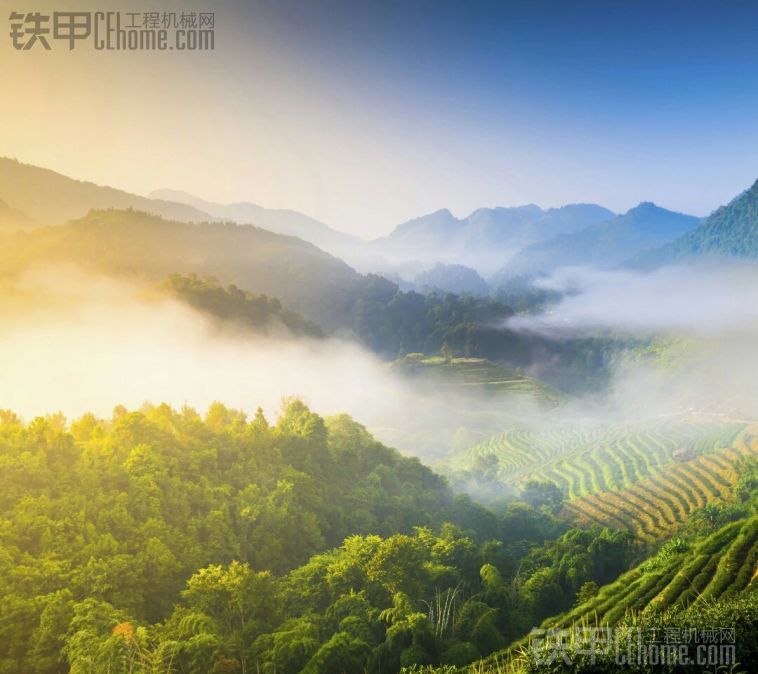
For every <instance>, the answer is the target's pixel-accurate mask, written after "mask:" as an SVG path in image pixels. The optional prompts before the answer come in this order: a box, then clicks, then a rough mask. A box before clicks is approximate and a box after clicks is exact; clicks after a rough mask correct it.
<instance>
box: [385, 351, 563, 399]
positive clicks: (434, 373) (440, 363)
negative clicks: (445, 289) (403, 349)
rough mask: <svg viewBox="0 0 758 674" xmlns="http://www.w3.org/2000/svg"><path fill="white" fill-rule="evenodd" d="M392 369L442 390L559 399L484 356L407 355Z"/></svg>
mask: <svg viewBox="0 0 758 674" xmlns="http://www.w3.org/2000/svg"><path fill="white" fill-rule="evenodd" d="M392 368H393V369H395V370H397V371H399V372H402V373H403V374H404V375H406V376H411V377H417V378H423V379H426V380H428V381H430V382H433V383H434V384H435V386H436V387H441V388H442V389H450V390H465V391H480V392H482V393H486V394H490V395H492V394H495V395H498V394H526V395H529V396H531V397H532V398H533V399H534V400H538V401H540V402H543V403H548V404H550V405H551V406H552V405H555V404H557V403H558V402H559V401H560V400H561V399H562V398H563V396H562V394H561V393H559V392H558V391H556V390H555V389H553V388H552V387H550V386H548V385H547V384H545V383H544V382H542V381H540V380H538V379H534V378H533V377H527V376H525V375H523V374H521V373H519V372H517V371H516V370H513V369H510V368H507V367H504V366H502V365H498V364H496V363H493V362H492V361H489V360H487V359H485V358H444V357H442V356H430V357H425V356H423V355H422V354H409V355H407V356H405V357H404V358H400V359H398V360H396V361H395V362H394V363H392Z"/></svg>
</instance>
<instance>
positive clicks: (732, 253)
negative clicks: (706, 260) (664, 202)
mask: <svg viewBox="0 0 758 674" xmlns="http://www.w3.org/2000/svg"><path fill="white" fill-rule="evenodd" d="M703 255H709V256H718V257H743V258H756V257H758V180H756V181H755V183H753V186H752V187H751V188H750V189H748V190H746V191H745V192H743V193H742V194H741V195H739V196H738V197H737V198H736V199H734V200H732V201H731V202H730V203H728V204H726V205H725V206H721V207H720V208H718V209H717V210H716V211H714V212H713V213H712V214H711V215H710V216H709V217H708V218H707V219H706V220H705V221H704V222H703V223H702V224H701V225H700V226H699V227H697V228H696V229H694V230H692V231H691V232H688V233H686V234H684V235H683V236H682V237H680V238H679V239H677V240H676V241H673V242H671V243H670V244H668V245H666V246H663V247H662V248H660V249H657V250H653V251H650V252H648V253H646V254H643V255H641V256H640V257H639V258H637V259H635V260H634V262H633V264H634V265H635V266H658V265H662V264H666V263H669V262H674V261H676V260H680V259H685V258H691V257H695V256H703Z"/></svg>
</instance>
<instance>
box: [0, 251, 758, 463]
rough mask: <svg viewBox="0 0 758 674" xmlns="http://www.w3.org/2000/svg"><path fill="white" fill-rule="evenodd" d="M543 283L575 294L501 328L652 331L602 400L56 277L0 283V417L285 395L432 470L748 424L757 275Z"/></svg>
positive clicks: (29, 276)
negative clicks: (475, 376)
mask: <svg viewBox="0 0 758 674" xmlns="http://www.w3.org/2000/svg"><path fill="white" fill-rule="evenodd" d="M544 283H545V284H546V285H547V286H549V287H552V288H556V289H560V290H562V291H566V292H568V293H569V294H568V295H567V296H566V298H565V299H564V300H563V301H562V302H560V303H559V304H558V305H557V306H555V307H553V308H552V309H551V310H550V311H549V312H546V313H544V314H540V315H536V316H519V317H516V318H514V319H512V320H511V321H510V322H509V325H508V327H509V328H511V329H512V328H514V327H515V328H517V329H519V330H523V331H525V332H535V331H536V332H539V333H541V334H542V335H543V336H544V335H548V336H550V338H551V339H565V338H570V337H573V336H575V335H576V334H577V333H590V332H592V331H611V332H614V333H616V332H617V333H619V334H620V335H624V334H648V333H653V332H654V333H656V334H659V335H661V336H662V343H661V346H660V347H656V348H653V349H651V350H650V353H643V354H634V353H633V354H630V355H629V356H628V357H622V358H620V359H619V360H618V362H617V363H616V364H615V366H614V376H613V385H612V386H611V389H610V391H608V392H603V393H602V394H600V393H598V394H597V395H589V396H586V397H584V398H580V399H577V398H573V399H568V400H565V401H564V402H563V403H561V404H560V405H558V406H556V407H554V408H552V409H550V408H549V407H546V406H545V405H544V401H538V400H531V399H530V398H528V395H520V397H518V396H511V397H508V396H507V395H502V396H497V395H495V396H493V395H487V394H485V393H484V392H482V391H481V390H476V389H475V388H474V387H458V388H456V387H449V388H445V387H441V386H435V385H433V384H432V385H430V383H429V382H428V381H427V382H422V381H419V380H414V379H412V378H408V377H407V376H404V375H403V374H402V373H401V372H400V371H398V369H396V368H391V367H389V365H388V364H387V363H385V362H382V361H381V360H380V359H379V358H377V357H376V356H375V355H373V354H372V353H370V352H368V351H367V350H366V349H364V348H362V347H361V346H359V345H357V344H355V343H353V342H350V341H347V340H343V339H337V338H328V339H312V338H304V337H301V338H296V337H293V336H291V335H288V334H286V333H284V332H283V330H275V331H273V332H272V334H271V335H270V336H265V335H256V334H252V333H250V332H246V331H244V330H243V329H242V328H240V327H239V326H236V327H235V326H231V325H228V324H221V323H220V322H218V320H216V319H214V318H211V317H209V316H208V315H206V314H203V313H201V312H199V311H196V310H194V309H192V308H190V307H189V306H188V305H186V304H183V303H182V302H180V301H178V300H175V299H171V298H169V297H167V296H166V295H163V294H159V293H157V292H155V291H150V290H146V289H145V288H144V287H143V286H140V285H138V284H132V283H129V282H125V281H122V280H114V279H112V278H107V277H94V276H92V275H88V274H85V273H83V272H81V271H78V270H76V269H70V268H69V269H60V268H57V269H49V270H36V271H32V272H28V273H26V274H25V275H23V276H21V277H17V278H12V279H5V280H2V279H0V300H2V303H0V352H2V354H3V358H2V360H1V361H0V408H8V409H12V410H13V411H15V412H16V413H17V414H20V415H21V416H23V417H24V418H26V419H30V418H33V417H34V416H37V415H44V414H49V413H55V412H58V411H60V412H63V413H64V414H65V415H66V416H67V417H68V418H69V419H74V418H77V417H78V416H80V415H82V414H83V413H85V412H93V413H95V414H97V415H100V416H105V417H108V416H110V414H111V412H112V410H113V408H114V407H115V406H116V405H124V406H126V407H127V408H129V409H137V408H139V407H140V406H141V405H142V404H143V403H145V402H151V403H160V402H167V403H169V404H171V405H173V406H175V407H180V406H182V405H185V404H186V405H189V406H191V407H193V408H195V409H197V410H198V411H200V412H204V411H205V410H206V409H207V408H208V406H209V405H210V404H211V403H212V402H214V401H221V402H223V403H224V404H226V405H228V406H231V407H235V408H238V409H241V410H243V411H245V412H247V413H249V414H250V413H252V412H254V410H255V409H256V408H257V407H259V406H260V407H262V408H263V409H264V411H265V413H266V414H267V416H268V417H269V418H271V419H273V418H275V417H276V415H277V412H278V410H279V408H280V404H281V400H282V398H284V397H289V396H297V397H300V398H302V399H303V400H304V401H305V402H306V403H307V404H308V405H309V406H311V407H312V408H313V409H314V410H315V411H316V412H318V413H319V414H322V415H325V416H328V415H332V414H337V413H342V412H346V413H348V414H350V415H352V416H353V417H354V418H355V419H356V420H358V421H359V422H361V423H363V424H364V425H366V426H367V427H369V429H370V430H372V432H374V434H375V435H376V436H377V437H378V438H379V439H380V440H382V441H384V442H386V443H387V444H390V445H392V446H395V447H398V448H399V449H401V450H402V451H404V452H406V453H412V454H415V455H418V456H421V457H423V458H425V459H427V460H431V461H434V460H436V459H441V458H444V457H445V456H446V455H448V454H449V453H450V451H451V450H455V449H461V448H463V447H465V446H468V445H471V444H473V443H475V442H478V441H480V440H483V439H484V438H486V437H487V436H489V435H492V434H494V433H497V432H500V431H503V430H506V429H507V428H510V427H513V426H516V425H518V426H525V427H531V428H545V427H546V426H548V425H551V424H553V425H558V426H562V425H566V424H569V425H571V426H575V425H576V424H586V423H592V424H594V423H598V422H602V423H605V422H609V423H619V422H626V421H636V420H641V419H651V418H658V417H664V416H668V415H686V416H697V417H716V418H718V417H729V418H741V419H751V420H753V419H758V351H757V350H756V348H755V344H756V340H755V337H756V335H758V318H757V316H756V311H757V308H758V302H757V301H756V299H758V295H757V294H756V292H757V290H758V274H757V273H756V267H755V266H747V265H746V266H739V267H735V266H733V267H729V268H727V267H711V268H708V269H700V268H676V269H668V270H661V271H660V272H654V273H653V274H648V275H642V274H636V273H631V272H602V273H600V272H592V271H588V270H565V271H562V272H559V273H557V274H556V275H554V276H553V277H551V278H550V279H547V280H546V281H545V282H544ZM517 398H518V399H517Z"/></svg>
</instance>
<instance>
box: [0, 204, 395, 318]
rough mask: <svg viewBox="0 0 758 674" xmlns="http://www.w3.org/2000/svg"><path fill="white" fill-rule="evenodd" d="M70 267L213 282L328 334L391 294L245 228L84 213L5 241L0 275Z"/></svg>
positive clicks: (282, 240) (325, 259)
mask: <svg viewBox="0 0 758 674" xmlns="http://www.w3.org/2000/svg"><path fill="white" fill-rule="evenodd" d="M35 263H36V264H44V265H50V264H54V263H74V264H77V265H79V266H81V267H83V268H84V269H85V270H90V271H95V272H100V273H106V274H117V275H128V276H132V277H137V278H139V279H141V280H143V281H150V282H159V281H161V280H163V279H164V278H166V276H168V275H169V274H173V273H197V274H198V275H201V276H212V277H215V278H217V279H219V280H220V281H221V282H223V283H225V284H234V285H236V286H238V287H240V288H244V289H245V290H249V291H251V292H253V293H256V294H265V295H267V296H269V297H275V298H277V299H278V300H280V301H281V302H282V303H283V304H284V305H285V306H287V307H288V308H290V309H291V310H293V311H296V312H298V313H301V314H302V315H304V316H305V317H306V318H308V319H309V320H313V321H316V322H318V323H320V324H321V325H323V326H324V327H328V328H335V327H339V326H346V325H349V324H350V320H351V309H352V307H353V305H354V304H355V303H356V302H357V301H358V299H359V298H362V297H364V298H365V297H368V298H372V297H376V296H378V297H381V298H386V299H390V298H391V297H393V296H394V294H395V292H396V291H397V287H396V286H395V285H394V284H392V283H390V282H389V281H386V280H384V279H380V278H379V277H372V276H369V277H365V276H361V275H360V274H358V273H357V272H356V271H354V270H353V269H351V268H350V267H349V266H348V265H346V264H345V263H344V262H342V261H341V260H339V259H337V258H335V257H332V256H331V255H329V254H328V253H325V252H323V251H321V250H319V249H318V248H316V247H315V246H313V245H312V244H309V243H307V242H305V241H302V240H300V239H296V238H294V237H289V236H283V235H280V234H274V233H272V232H269V231H267V230H264V229H259V228H257V227H253V226H250V225H236V224H231V223H227V224H224V223H218V222H212V223H210V222H205V223H199V224H192V223H185V222H176V221H171V220H164V219H162V218H160V217H158V216H155V215H150V214H148V213H143V212H140V211H132V210H125V211H121V210H105V211H91V212H90V213H89V214H88V215H87V216H86V217H83V218H80V219H78V220H73V221H70V222H68V223H67V224H65V225H62V226H59V227H47V228H43V229H38V230H34V231H32V232H28V233H23V234H16V235H15V236H11V237H9V238H8V239H7V240H6V242H5V245H3V246H2V248H1V249H0V270H2V272H5V273H14V272H18V271H21V270H23V269H25V268H27V267H29V266H30V265H32V264H35Z"/></svg>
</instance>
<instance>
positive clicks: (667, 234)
mask: <svg viewBox="0 0 758 674" xmlns="http://www.w3.org/2000/svg"><path fill="white" fill-rule="evenodd" d="M699 223H700V220H699V219H698V218H696V217H693V216H691V215H684V214H682V213H675V212H673V211H669V210H666V209H665V208H660V207H659V206H656V205H655V204H653V203H650V202H643V203H641V204H639V205H638V206H636V207H635V208H632V209H631V210H629V211H627V212H626V213H624V214H623V215H619V216H617V217H615V218H612V219H610V220H608V221H607V222H602V223H599V224H596V225H591V226H589V227H585V228H584V229H580V230H578V231H575V232H570V233H565V234H558V235H557V236H554V237H552V238H550V239H547V240H545V241H541V242H539V243H535V244H532V245H530V246H527V247H526V248H524V249H523V250H522V251H521V252H519V253H517V254H516V255H515V256H514V257H513V258H512V259H511V260H509V261H508V262H507V263H506V265H505V266H504V267H503V268H502V269H500V270H499V271H498V272H497V273H495V274H494V275H493V277H492V278H491V282H492V284H493V285H495V286H497V285H498V284H499V283H501V282H503V281H505V280H507V279H508V278H512V277H516V276H530V275H535V274H545V273H550V272H552V271H554V270H555V269H557V268H559V267H566V266H592V267H596V268H601V269H603V268H604V269H610V268H613V267H616V266H618V265H619V264H621V263H622V262H624V261H625V260H627V259H629V258H630V257H632V256H633V255H635V254H636V253H639V252H640V251H643V250H646V249H650V248H654V247H656V246H660V245H662V244H665V243H668V242H670V241H673V240H675V239H677V238H678V237H679V236H681V235H682V234H684V233H685V232H688V231H690V230H693V229H694V228H695V227H697V225H698V224H699Z"/></svg>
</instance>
